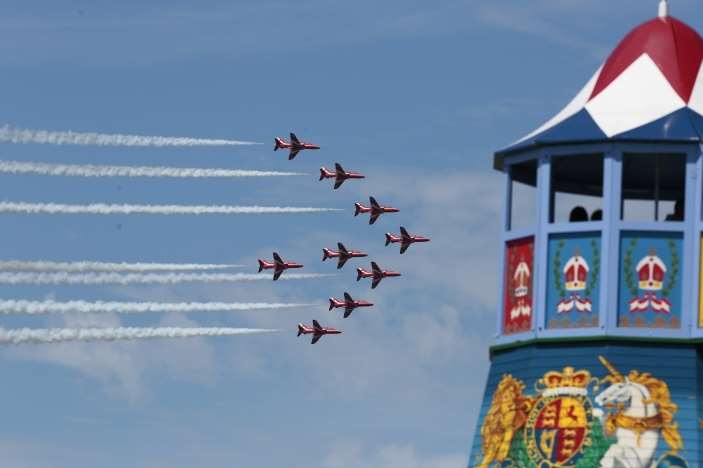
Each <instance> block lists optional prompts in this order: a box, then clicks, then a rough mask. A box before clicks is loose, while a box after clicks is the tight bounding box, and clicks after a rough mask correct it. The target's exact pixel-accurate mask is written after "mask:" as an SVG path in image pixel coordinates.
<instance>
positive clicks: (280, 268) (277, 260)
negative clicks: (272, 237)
mask: <svg viewBox="0 0 703 468" xmlns="http://www.w3.org/2000/svg"><path fill="white" fill-rule="evenodd" d="M288 268H303V265H301V264H300V263H295V262H284V261H283V259H282V258H281V256H280V255H278V254H277V253H276V252H274V253H273V262H272V263H269V262H267V261H266V260H261V259H259V273H261V271H262V270H273V280H274V281H276V280H277V279H278V278H280V277H281V274H282V273H283V272H284V271H285V270H287V269H288Z"/></svg>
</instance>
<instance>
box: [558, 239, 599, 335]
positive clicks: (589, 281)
mask: <svg viewBox="0 0 703 468" xmlns="http://www.w3.org/2000/svg"><path fill="white" fill-rule="evenodd" d="M548 265H549V270H548V272H549V273H548V275H549V278H548V280H547V288H548V289H547V310H546V320H547V324H546V328H586V327H597V326H598V301H599V299H600V281H599V278H600V233H578V234H559V235H553V236H551V237H550V239H549V261H548Z"/></svg>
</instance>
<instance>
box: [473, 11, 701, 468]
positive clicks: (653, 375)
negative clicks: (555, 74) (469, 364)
mask: <svg viewBox="0 0 703 468" xmlns="http://www.w3.org/2000/svg"><path fill="white" fill-rule="evenodd" d="M702 61H703V39H701V37H700V36H699V34H698V33H697V32H696V31H695V30H693V29H692V28H691V27H689V26H687V25H686V24H685V23H683V22H681V21H679V20H678V19H675V18H673V17H671V16H669V13H668V8H667V4H666V1H664V0H662V2H661V4H660V8H659V16H658V17H657V18H655V19H653V20H651V21H648V22H646V23H644V24H642V25H640V26H638V27H636V28H635V29H634V30H632V31H631V32H630V33H629V34H628V35H627V36H626V37H625V38H624V39H623V40H622V42H620V44H619V45H618V46H617V48H616V49H615V50H614V51H613V52H612V54H611V55H610V56H609V57H608V59H607V60H606V61H605V63H604V64H603V65H602V66H601V67H600V68H599V69H598V70H597V71H596V73H595V74H594V75H593V77H592V78H591V79H590V80H589V81H588V83H587V84H586V86H585V87H584V88H583V89H582V90H581V91H580V92H579V93H578V94H577V95H576V97H575V98H574V99H573V100H572V101H571V102H570V103H569V104H568V105H567V106H566V107H565V108H564V109H563V110H562V111H561V112H559V113H558V114H557V115H556V116H555V117H554V118H552V119H551V120H549V121H548V122H547V123H546V124H544V125H543V126H542V127H540V128H538V129H537V130H535V131H534V132H532V133H530V134H529V135H527V136H526V137H524V138H522V139H521V140H519V141H517V142H516V143H514V144H513V145H512V146H510V147H508V148H506V149H503V150H501V151H498V152H497V153H496V154H495V159H494V166H495V168H496V169H497V170H499V171H502V172H503V173H504V174H505V210H504V216H503V219H502V223H503V224H502V226H503V232H502V239H501V260H500V261H501V264H502V266H503V267H502V271H503V273H502V275H501V278H500V286H501V287H500V290H501V294H500V305H499V309H498V320H497V328H498V337H497V339H496V343H495V345H494V346H493V347H492V348H491V350H490V357H491V369H490V373H489V376H488V381H487V383H486V391H485V396H484V399H483V403H482V406H481V411H480V415H479V420H478V422H477V426H476V433H475V436H474V440H473V446H472V449H471V457H470V460H469V466H471V467H473V466H479V467H533V466H534V467H539V468H556V467H584V468H585V467H589V468H590V467H598V466H602V467H642V468H644V467H680V466H690V467H697V466H703V457H701V455H700V452H701V449H702V448H703V430H702V429H701V428H702V427H703V425H702V424H703V419H702V418H703V404H702V398H703V345H702V344H703V301H701V295H702V292H703V275H702V274H701V266H702V264H701V254H702V252H703V250H702V249H701V244H702V241H703V173H702V171H703V151H702V148H703V68H702V67H701V62H702Z"/></svg>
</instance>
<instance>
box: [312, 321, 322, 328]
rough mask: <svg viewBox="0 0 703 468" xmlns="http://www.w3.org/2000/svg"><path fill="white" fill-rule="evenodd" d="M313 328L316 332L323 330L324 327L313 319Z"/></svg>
mask: <svg viewBox="0 0 703 468" xmlns="http://www.w3.org/2000/svg"><path fill="white" fill-rule="evenodd" d="M312 326H313V328H314V329H315V330H322V326H321V325H320V322H318V321H317V320H314V319H313V321H312Z"/></svg>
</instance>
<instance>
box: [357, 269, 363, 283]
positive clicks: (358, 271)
mask: <svg viewBox="0 0 703 468" xmlns="http://www.w3.org/2000/svg"><path fill="white" fill-rule="evenodd" d="M363 272H364V270H362V269H361V267H359V268H357V269H356V280H357V281H361V278H362V275H363V274H364V273H363Z"/></svg>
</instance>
